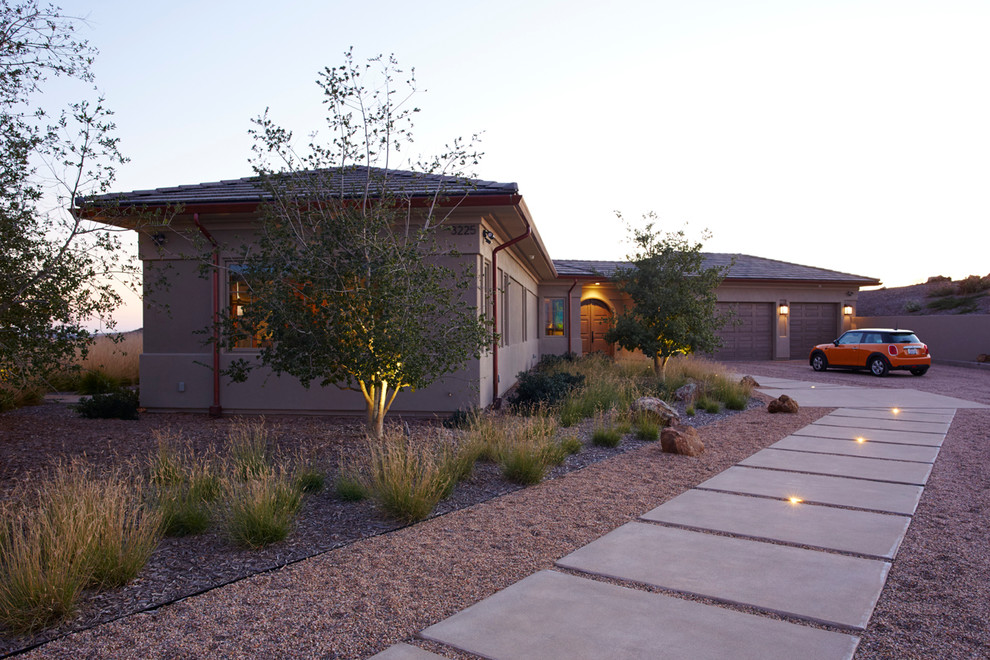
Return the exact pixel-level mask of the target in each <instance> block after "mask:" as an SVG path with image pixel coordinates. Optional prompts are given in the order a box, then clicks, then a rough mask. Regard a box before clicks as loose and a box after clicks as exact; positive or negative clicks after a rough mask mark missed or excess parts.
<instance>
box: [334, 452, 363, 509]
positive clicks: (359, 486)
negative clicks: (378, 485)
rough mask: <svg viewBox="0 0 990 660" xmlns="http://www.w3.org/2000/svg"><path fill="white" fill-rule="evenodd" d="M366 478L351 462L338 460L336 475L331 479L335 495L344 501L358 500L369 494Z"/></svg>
mask: <svg viewBox="0 0 990 660" xmlns="http://www.w3.org/2000/svg"><path fill="white" fill-rule="evenodd" d="M366 481H367V479H366V478H365V477H364V475H362V474H361V472H360V469H359V468H358V467H357V466H356V465H355V464H354V463H353V462H349V463H345V462H344V460H343V459H341V460H340V463H339V466H338V468H337V476H336V477H335V478H334V481H333V489H334V492H335V493H336V494H337V497H338V498H340V499H342V500H344V501H345V502H360V501H361V500H364V499H367V498H368V497H369V496H370V493H369V490H368V485H367V483H366Z"/></svg>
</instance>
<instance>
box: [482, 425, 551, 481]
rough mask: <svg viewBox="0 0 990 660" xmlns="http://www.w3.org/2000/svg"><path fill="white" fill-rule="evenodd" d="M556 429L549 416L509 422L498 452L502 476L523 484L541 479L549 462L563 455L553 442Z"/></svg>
mask: <svg viewBox="0 0 990 660" xmlns="http://www.w3.org/2000/svg"><path fill="white" fill-rule="evenodd" d="M555 431H556V422H555V420H554V419H553V418H550V417H535V418H532V419H529V420H524V421H521V422H519V423H516V424H514V425H512V428H510V429H508V430H507V432H506V435H505V438H504V440H503V442H502V444H501V446H500V447H499V451H498V462H499V466H500V467H501V468H502V476H504V477H505V478H506V479H508V480H509V481H511V482H513V483H517V484H521V485H524V486H529V485H532V484H536V483H539V482H540V481H542V480H543V477H545V476H546V473H547V470H549V469H550V466H551V465H554V464H557V463H560V462H562V461H563V460H564V458H566V455H565V454H564V452H563V451H562V450H561V449H560V446H559V444H558V443H557V442H555V441H554V434H555Z"/></svg>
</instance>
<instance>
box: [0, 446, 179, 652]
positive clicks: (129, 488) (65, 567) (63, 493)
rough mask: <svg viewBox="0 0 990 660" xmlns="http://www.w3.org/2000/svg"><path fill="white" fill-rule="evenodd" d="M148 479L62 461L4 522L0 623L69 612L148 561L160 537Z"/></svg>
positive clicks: (24, 628)
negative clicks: (84, 596)
mask: <svg viewBox="0 0 990 660" xmlns="http://www.w3.org/2000/svg"><path fill="white" fill-rule="evenodd" d="M143 491H144V489H143V484H142V482H141V481H140V479H139V478H138V477H136V476H135V475H133V474H131V473H129V472H125V471H123V470H117V471H112V472H110V473H107V474H100V475H98V474H96V473H95V471H94V470H93V468H92V467H90V466H88V465H86V464H84V463H81V462H73V463H70V464H68V465H63V466H59V467H58V468H57V469H56V470H55V472H54V474H53V475H52V477H51V478H50V479H49V480H48V481H46V482H45V483H44V484H43V485H42V486H41V488H40V491H39V492H38V493H37V494H36V496H35V497H33V498H31V499H30V503H29V504H24V505H22V506H21V507H19V508H18V509H17V510H15V511H10V510H8V511H7V512H6V513H5V514H4V516H3V520H2V522H0V527H2V529H3V532H2V533H0V626H2V627H4V628H6V629H7V630H9V631H11V632H13V633H15V634H23V633H29V632H33V631H36V630H39V629H42V628H45V627H47V626H50V625H52V624H55V623H57V622H58V621H60V620H62V619H64V618H65V617H66V616H68V615H70V614H71V613H72V612H73V611H74V610H75V607H76V602H77V600H78V597H79V594H80V593H81V591H82V590H83V589H84V588H86V587H92V588H96V589H106V588H110V587H116V586H121V585H123V584H126V583H127V582H129V581H130V580H131V579H133V578H134V577H135V576H136V575H137V574H138V572H140V570H141V569H142V568H143V567H144V565H145V564H146V563H147V561H148V557H150V555H151V552H152V551H153V550H154V548H155V547H156V546H157V544H158V541H159V538H160V526H161V522H160V520H159V518H158V517H157V514H156V513H155V512H154V511H151V510H149V509H148V507H147V505H146V503H145V498H144V492H143Z"/></svg>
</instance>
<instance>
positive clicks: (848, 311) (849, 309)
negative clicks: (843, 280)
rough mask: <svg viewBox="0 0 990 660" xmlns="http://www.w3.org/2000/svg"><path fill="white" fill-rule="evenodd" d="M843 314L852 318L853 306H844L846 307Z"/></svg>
mask: <svg viewBox="0 0 990 660" xmlns="http://www.w3.org/2000/svg"><path fill="white" fill-rule="evenodd" d="M842 313H843V314H844V315H845V316H852V315H853V308H852V305H844V306H843V307H842Z"/></svg>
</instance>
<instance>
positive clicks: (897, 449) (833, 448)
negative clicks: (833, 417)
mask: <svg viewBox="0 0 990 660" xmlns="http://www.w3.org/2000/svg"><path fill="white" fill-rule="evenodd" d="M768 449H787V450H789V451H804V452H813V453H818V454H842V455H844V456H861V457H864V458H888V459H891V460H895V461H916V462H918V463H934V462H935V459H936V458H938V450H939V448H938V447H926V446H922V445H895V444H892V443H889V442H866V441H865V440H864V441H863V442H856V441H855V440H843V439H838V438H816V437H814V436H810V435H789V436H787V437H786V438H782V439H780V440H778V441H777V442H775V443H773V444H772V445H770V447H768Z"/></svg>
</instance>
